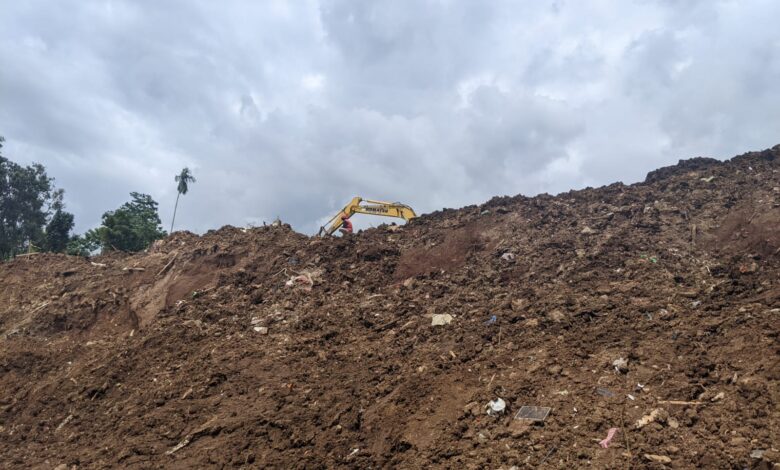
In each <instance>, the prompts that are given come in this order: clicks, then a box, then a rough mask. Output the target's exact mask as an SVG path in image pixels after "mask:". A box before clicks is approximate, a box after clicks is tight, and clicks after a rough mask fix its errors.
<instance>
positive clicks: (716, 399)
mask: <svg viewBox="0 0 780 470" xmlns="http://www.w3.org/2000/svg"><path fill="white" fill-rule="evenodd" d="M724 398H726V394H725V393H724V392H720V393H718V394H717V395H715V396H714V397H712V398H711V399H710V401H720V400H723V399H724Z"/></svg>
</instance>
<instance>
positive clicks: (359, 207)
mask: <svg viewBox="0 0 780 470" xmlns="http://www.w3.org/2000/svg"><path fill="white" fill-rule="evenodd" d="M354 214H369V215H381V216H384V217H398V218H399V219H404V220H405V221H407V222H408V221H410V220H412V219H414V218H415V217H417V214H415V213H414V209H412V208H411V207H409V206H407V205H406V204H401V203H400V202H383V201H372V200H371V199H363V198H362V197H353V198H352V200H351V201H349V204H347V205H346V206H344V208H343V209H341V210H340V211H339V213H338V214H336V215H334V216H333V218H331V219H330V220H329V221H328V222H327V223H326V224H325V225H324V226H323V227H320V233H319V235H320V236H321V237H322V236H328V235H333V234H334V233H335V232H336V230H338V229H339V228H341V226H342V225H344V221H345V220H346V219H349V218H350V217H352V216H353V215H354Z"/></svg>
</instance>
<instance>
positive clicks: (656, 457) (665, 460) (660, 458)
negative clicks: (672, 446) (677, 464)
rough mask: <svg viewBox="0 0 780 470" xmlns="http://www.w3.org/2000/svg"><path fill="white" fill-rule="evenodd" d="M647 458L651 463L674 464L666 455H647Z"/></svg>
mask: <svg viewBox="0 0 780 470" xmlns="http://www.w3.org/2000/svg"><path fill="white" fill-rule="evenodd" d="M645 458H646V459H647V460H649V461H651V462H657V463H672V459H670V458H669V457H667V456H665V455H653V454H645Z"/></svg>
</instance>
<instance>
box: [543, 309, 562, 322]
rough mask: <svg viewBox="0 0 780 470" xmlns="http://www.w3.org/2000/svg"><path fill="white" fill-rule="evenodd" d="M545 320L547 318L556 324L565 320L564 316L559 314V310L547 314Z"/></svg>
mask: <svg viewBox="0 0 780 470" xmlns="http://www.w3.org/2000/svg"><path fill="white" fill-rule="evenodd" d="M547 318H549V319H550V320H552V321H554V322H556V323H560V322H562V321H563V320H564V319H565V318H566V314H565V313H563V312H561V311H560V310H558V309H556V310H553V311H552V312H549V313H548V314H547Z"/></svg>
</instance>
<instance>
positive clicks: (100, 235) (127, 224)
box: [0, 137, 194, 259]
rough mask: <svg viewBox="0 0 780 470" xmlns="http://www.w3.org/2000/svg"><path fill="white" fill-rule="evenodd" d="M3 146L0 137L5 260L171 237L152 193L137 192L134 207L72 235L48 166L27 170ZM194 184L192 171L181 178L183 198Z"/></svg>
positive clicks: (130, 247)
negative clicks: (8, 156)
mask: <svg viewBox="0 0 780 470" xmlns="http://www.w3.org/2000/svg"><path fill="white" fill-rule="evenodd" d="M4 141H5V140H4V139H3V138H2V137H0V259H9V258H13V257H14V256H17V255H19V254H22V253H31V252H40V251H49V252H55V253H69V254H72V255H80V256H88V255H90V254H93V253H97V252H107V251H128V252H133V251H141V250H144V249H146V248H147V247H148V246H149V245H150V244H151V243H152V242H153V241H154V240H157V239H160V238H162V237H164V236H166V232H165V231H164V230H163V229H162V225H161V221H160V216H159V214H158V211H157V203H156V202H155V201H154V200H153V199H152V197H151V196H149V195H148V194H141V193H136V192H132V193H130V198H131V199H130V201H129V202H126V203H124V204H122V205H121V206H120V207H119V208H118V209H116V210H113V211H108V212H105V213H104V214H103V219H102V223H101V225H100V226H99V227H97V228H94V229H91V230H88V231H87V232H86V233H84V234H83V235H76V234H73V233H72V230H73V227H74V222H75V221H74V216H73V214H71V213H70V212H67V211H65V203H64V202H63V196H64V194H65V191H64V190H63V189H60V188H57V187H55V185H54V178H52V177H49V176H48V175H47V174H46V168H45V167H44V166H43V165H41V164H39V163H34V164H32V165H30V166H22V165H19V164H17V163H14V162H12V161H11V160H9V159H7V158H5V157H4V156H3V155H2V148H3V142H4ZM182 178H184V184H183V185H182ZM192 181H194V178H192V175H191V174H190V172H189V169H187V168H185V169H184V170H182V173H181V174H180V175H177V177H176V182H177V183H179V184H178V188H177V189H178V190H179V195H181V194H186V192H187V182H192ZM182 190H183V191H182ZM177 204H178V198H177ZM171 226H172V225H171Z"/></svg>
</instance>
